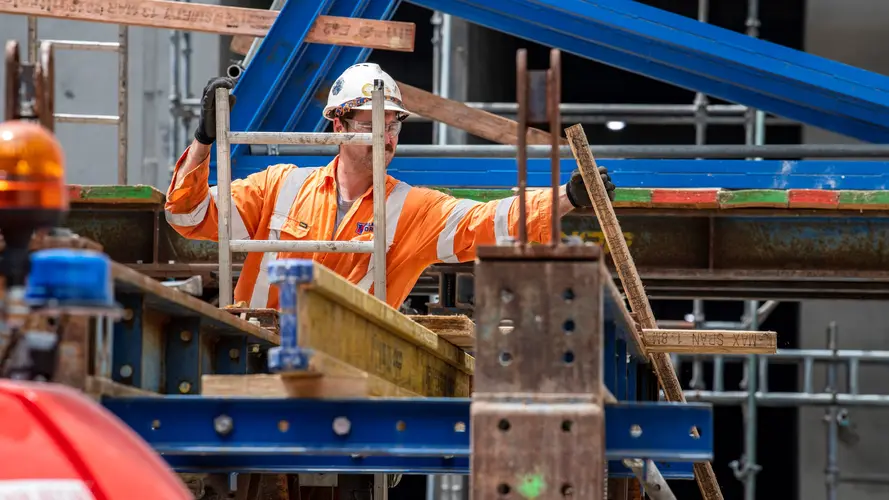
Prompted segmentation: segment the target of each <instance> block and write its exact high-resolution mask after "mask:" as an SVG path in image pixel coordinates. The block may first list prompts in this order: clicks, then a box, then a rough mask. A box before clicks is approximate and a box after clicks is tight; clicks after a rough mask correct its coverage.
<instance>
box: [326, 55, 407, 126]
mask: <svg viewBox="0 0 889 500" xmlns="http://www.w3.org/2000/svg"><path fill="white" fill-rule="evenodd" d="M374 80H383V95H384V96H385V99H386V102H385V105H384V106H383V108H384V109H385V110H386V111H395V113H396V117H397V118H398V119H399V120H404V119H406V118H407V117H408V116H410V113H409V112H408V110H406V109H404V103H403V102H402V101H401V90H399V89H398V83H397V82H396V81H395V79H393V78H392V77H391V76H389V74H388V73H386V72H385V71H383V69H382V68H380V65H379V64H373V63H361V64H355V65H352V66H349V67H348V68H346V71H343V74H342V75H340V77H339V78H337V79H336V81H335V82H333V86H331V87H330V94H328V96H327V106H325V107H324V118H327V119H328V120H331V121H333V119H334V118H338V117H340V116H343V115H345V114H347V113H348V112H350V111H355V110H360V109H367V110H369V109H371V105H370V101H371V92H373V89H374Z"/></svg>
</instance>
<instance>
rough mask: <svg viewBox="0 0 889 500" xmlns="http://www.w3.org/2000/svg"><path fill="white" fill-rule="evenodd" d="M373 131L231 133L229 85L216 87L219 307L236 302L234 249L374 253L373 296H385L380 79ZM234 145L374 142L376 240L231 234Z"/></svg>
mask: <svg viewBox="0 0 889 500" xmlns="http://www.w3.org/2000/svg"><path fill="white" fill-rule="evenodd" d="M375 87H378V88H375V90H374V92H375V94H372V95H373V99H372V100H371V106H372V115H373V122H372V132H371V133H370V134H367V133H319V132H311V133H301V132H232V131H231V130H230V127H231V121H230V112H231V109H230V106H229V95H230V91H229V90H228V89H224V88H220V89H216V184H217V190H218V191H217V200H216V203H217V205H216V206H217V209H218V212H219V216H218V237H217V239H218V243H219V307H225V306H227V305H231V303H232V301H233V296H232V295H233V290H232V281H233V272H232V252H294V253H304V252H305V253H309V252H311V253H321V252H324V253H370V254H372V257H371V264H370V265H371V266H372V267H373V282H374V296H375V297H377V298H378V299H380V300H382V301H383V302H385V301H386V247H387V244H386V243H387V238H386V232H387V228H386V149H385V148H386V138H385V135H384V134H385V108H384V104H385V103H384V102H383V87H382V81H379V82H376V84H375ZM232 144H299V145H317V144H371V145H372V147H373V149H372V151H373V169H374V170H373V190H374V200H373V206H374V214H373V225H374V237H373V241H333V240H320V241H280V240H232V239H231V216H232V206H231V157H230V155H231V145H232Z"/></svg>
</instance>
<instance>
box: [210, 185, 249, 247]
mask: <svg viewBox="0 0 889 500" xmlns="http://www.w3.org/2000/svg"><path fill="white" fill-rule="evenodd" d="M218 192H219V187H218V186H213V187H211V188H210V196H211V197H212V198H213V203H214V204H216V208H219V204H218V203H216V195H217V193H218ZM231 230H232V237H231V239H233V240H249V239H250V233H249V232H247V226H246V225H245V224H244V219H243V218H241V211H240V210H238V204H237V203H235V197H234V196H232V222H231Z"/></svg>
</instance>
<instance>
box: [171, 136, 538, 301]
mask: <svg viewBox="0 0 889 500" xmlns="http://www.w3.org/2000/svg"><path fill="white" fill-rule="evenodd" d="M187 155H188V150H186V151H185V153H183V154H182V156H181V157H180V158H179V161H178V162H177V164H176V168H175V171H174V174H173V178H174V179H175V182H174V183H173V184H171V185H170V189H169V190H168V192H167V201H166V205H165V206H164V209H165V214H166V219H167V221H168V222H169V223H170V225H171V226H172V227H173V228H174V229H175V230H176V231H177V232H178V233H179V234H181V235H182V236H184V237H186V238H192V239H199V240H212V241H217V234H218V233H217V229H218V212H217V207H216V187H215V186H214V187H212V188H210V187H208V183H207V179H208V177H209V173H210V169H209V164H208V163H209V157H208V158H207V159H205V160H204V161H203V162H202V163H201V165H200V166H198V167H197V168H196V169H194V170H193V171H192V172H189V173H188V175H186V176H185V177H184V178H183V179H178V177H179V175H178V172H179V169H180V168H181V166H182V164H183V162H184V161H185V158H186V156H187ZM337 162H338V157H337V158H334V160H333V161H332V162H331V163H330V164H329V165H327V166H326V167H314V168H311V167H302V168H300V167H297V166H295V165H283V164H282V165H272V166H270V167H268V168H267V169H266V170H264V171H262V172H257V173H255V174H252V175H250V176H248V177H247V178H246V179H238V180H234V181H232V184H231V191H232V225H231V228H232V239H253V240H337V241H350V240H351V241H371V240H372V239H373V225H372V224H371V222H372V221H373V188H369V189H368V190H367V191H366V192H365V193H364V194H363V195H362V196H361V197H360V198H359V199H357V200H355V202H354V204H353V205H352V208H351V209H350V210H349V212H348V213H346V215H345V217H344V218H343V220H342V222H341V223H340V225H339V227H337V228H334V224H335V223H336V211H337V190H336V175H335V172H336V166H337ZM517 198H518V197H517V196H512V197H509V198H505V199H502V200H495V201H491V202H488V203H481V202H477V201H473V200H466V199H457V198H454V197H452V196H449V195H447V194H445V193H442V192H439V191H436V190H432V189H426V188H418V187H412V186H409V185H408V184H405V183H404V182H400V181H398V180H397V179H395V178H393V177H392V176H387V179H386V248H387V251H386V283H387V290H386V301H387V302H388V304H389V305H390V306H392V307H394V308H396V309H397V308H398V307H400V306H401V304H402V303H403V302H404V301H405V299H406V298H407V296H408V294H409V293H410V291H411V289H412V288H413V286H414V284H415V283H416V282H417V280H418V279H419V277H420V275H421V274H422V273H423V271H424V270H425V269H426V268H427V267H428V266H430V265H431V264H436V263H440V262H448V263H455V262H467V261H471V260H473V259H475V247H476V245H490V244H494V243H497V242H504V241H506V240H507V239H508V238H510V237H515V236H516V235H517V233H518V231H517V227H518V216H519V210H518V202H517V201H516V200H517ZM526 199H527V212H528V239H529V240H530V241H534V242H541V243H546V242H549V239H550V227H551V225H550V207H551V200H552V194H551V191H550V190H549V189H541V190H534V191H530V190H529V191H528V194H527V195H526ZM235 207H237V210H235ZM334 229H336V234H335V235H334ZM371 255H372V254H369V253H314V254H313V253H283V252H282V253H277V254H276V253H265V254H263V253H250V254H248V256H247V259H246V261H245V262H244V265H243V268H242V270H241V275H240V278H239V279H238V283H237V286H236V287H235V291H234V300H235V302H240V301H245V302H247V303H248V304H249V307H251V308H263V307H270V308H277V306H278V294H277V290H275V287H270V286H269V277H268V264H269V263H270V262H271V261H272V259H275V258H282V259H291V258H300V259H313V260H315V261H316V262H319V263H320V264H322V265H324V266H325V267H327V268H329V269H331V270H332V271H333V272H335V273H337V274H339V275H340V276H344V277H345V278H346V279H348V280H349V281H350V282H352V283H353V284H355V285H357V286H358V287H359V288H362V289H363V290H365V291H367V292H368V293H373V266H372V264H371V261H372V259H371Z"/></svg>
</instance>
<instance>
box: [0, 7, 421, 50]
mask: <svg viewBox="0 0 889 500" xmlns="http://www.w3.org/2000/svg"><path fill="white" fill-rule="evenodd" d="M0 13H4V14H21V15H27V16H38V17H51V18H56V19H69V20H74V21H89V22H98V23H110V24H125V25H130V26H144V27H148V28H162V29H173V30H184V31H200V32H204V33H215V34H219V35H248V36H254V37H255V36H265V35H266V33H268V30H269V29H270V28H271V27H272V24H273V23H274V22H275V19H276V18H277V17H278V12H276V11H271V10H266V9H246V8H241V7H227V6H221V5H210V4H201V3H186V2H168V1H164V0H53V1H52V2H39V1H36V0H0ZM414 31H415V25H414V24H413V23H405V22H396V21H378V20H374V19H356V18H349V17H336V16H318V19H317V20H316V21H315V24H314V25H313V26H312V29H311V30H310V31H309V34H308V36H307V37H306V41H307V42H309V43H324V44H332V45H345V46H352V47H368V48H372V49H383V50H396V51H401V52H411V51H413V50H414Z"/></svg>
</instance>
